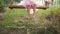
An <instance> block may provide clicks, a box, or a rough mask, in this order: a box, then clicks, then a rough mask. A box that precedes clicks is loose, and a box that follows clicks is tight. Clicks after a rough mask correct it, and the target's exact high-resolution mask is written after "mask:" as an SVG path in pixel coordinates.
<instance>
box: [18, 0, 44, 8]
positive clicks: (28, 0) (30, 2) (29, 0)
mask: <svg viewBox="0 0 60 34" xmlns="http://www.w3.org/2000/svg"><path fill="white" fill-rule="evenodd" d="M33 4H35V5H36V7H40V5H43V4H42V2H39V1H35V0H23V1H21V2H20V3H19V4H18V5H22V6H24V7H26V6H27V5H33Z"/></svg>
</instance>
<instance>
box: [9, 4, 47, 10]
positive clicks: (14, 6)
mask: <svg viewBox="0 0 60 34" xmlns="http://www.w3.org/2000/svg"><path fill="white" fill-rule="evenodd" d="M9 8H10V9H13V8H20V9H26V7H24V6H22V5H13V4H12V5H9ZM47 8H48V7H47V6H40V7H36V9H47Z"/></svg>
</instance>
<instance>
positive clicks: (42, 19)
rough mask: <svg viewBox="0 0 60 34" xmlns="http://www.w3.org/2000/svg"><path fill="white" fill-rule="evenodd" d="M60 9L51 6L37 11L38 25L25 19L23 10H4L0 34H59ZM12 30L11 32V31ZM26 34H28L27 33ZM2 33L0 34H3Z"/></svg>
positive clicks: (0, 22) (25, 12)
mask: <svg viewBox="0 0 60 34" xmlns="http://www.w3.org/2000/svg"><path fill="white" fill-rule="evenodd" d="M59 9H60V7H59V6H58V7H57V6H53V7H50V8H48V9H47V10H41V9H40V10H39V11H38V12H37V17H38V19H39V21H38V22H39V23H36V24H35V22H34V20H29V19H27V11H26V10H25V9H13V10H10V9H8V8H6V12H5V14H4V20H2V21H0V31H1V32H0V33H2V32H4V33H6V34H7V33H8V34H9V33H11V32H12V31H13V32H12V33H13V34H14V31H15V33H16V34H17V32H18V34H19V32H20V31H21V30H22V31H21V32H20V33H22V32H23V31H24V32H25V33H22V34H28V33H29V34H30V33H31V34H34V33H35V34H40V33H41V34H59V33H60V31H59V26H60V10H59ZM11 29H12V30H11ZM27 32H28V33H27ZM4 33H2V34H4Z"/></svg>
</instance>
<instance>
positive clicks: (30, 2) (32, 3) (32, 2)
mask: <svg viewBox="0 0 60 34" xmlns="http://www.w3.org/2000/svg"><path fill="white" fill-rule="evenodd" d="M24 4H25V6H26V8H27V11H28V18H31V15H30V9H31V8H32V9H33V16H34V17H36V0H25V3H24Z"/></svg>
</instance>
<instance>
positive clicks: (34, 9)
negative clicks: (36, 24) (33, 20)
mask: <svg viewBox="0 0 60 34" xmlns="http://www.w3.org/2000/svg"><path fill="white" fill-rule="evenodd" d="M32 8H33V15H34V17H36V5H35V4H34V5H33V6H32Z"/></svg>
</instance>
